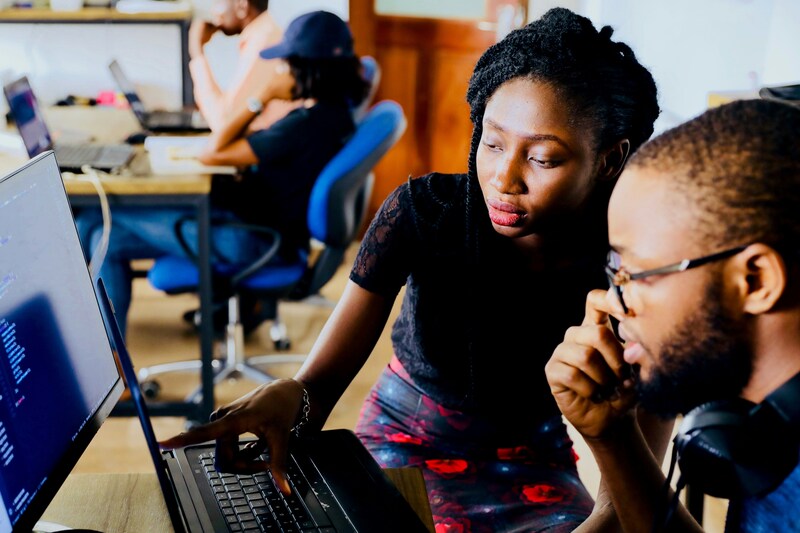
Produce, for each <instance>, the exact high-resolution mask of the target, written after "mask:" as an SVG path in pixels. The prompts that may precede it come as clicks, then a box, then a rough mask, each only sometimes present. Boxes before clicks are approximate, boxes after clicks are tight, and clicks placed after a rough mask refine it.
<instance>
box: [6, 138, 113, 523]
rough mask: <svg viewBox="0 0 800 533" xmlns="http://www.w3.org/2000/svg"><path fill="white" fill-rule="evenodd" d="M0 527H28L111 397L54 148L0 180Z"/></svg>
mask: <svg viewBox="0 0 800 533" xmlns="http://www.w3.org/2000/svg"><path fill="white" fill-rule="evenodd" d="M0 265H1V266H0V270H1V271H0V457H2V460H0V532H3V533H5V532H8V531H14V532H17V531H19V532H23V531H25V532H30V531H31V528H32V527H33V526H34V524H35V523H36V521H37V520H38V519H39V517H41V515H42V513H44V511H45V509H46V508H47V506H48V505H49V504H50V501H51V500H52V499H53V497H54V496H55V494H56V493H57V492H58V489H59V487H60V486H61V484H62V483H63V482H64V480H65V479H66V478H67V476H68V475H69V473H70V471H71V470H72V468H73V467H74V466H75V464H76V463H77V462H78V459H79V458H80V456H81V455H82V453H83V451H84V450H85V449H86V446H88V444H89V442H90V441H91V439H92V437H93V436H94V435H95V433H96V432H97V430H98V429H99V428H100V425H101V424H102V423H103V421H104V420H105V418H106V417H107V416H108V414H109V413H110V411H111V409H112V408H113V407H114V405H115V404H116V403H117V400H118V399H119V397H120V394H121V393H122V390H123V388H124V384H123V381H122V379H121V378H120V376H119V373H118V372H117V367H116V364H115V362H114V357H113V354H112V352H111V349H110V347H109V343H108V337H107V336H106V332H105V329H104V325H103V322H102V320H101V319H100V310H99V308H98V304H97V298H96V296H95V292H94V290H93V287H92V281H91V279H90V278H89V271H88V269H87V268H86V261H85V259H84V256H83V253H82V251H81V245H80V243H79V242H78V234H77V231H76V230H75V224H74V223H73V219H72V213H71V211H70V206H69V203H68V201H67V195H66V191H65V190H64V184H63V183H62V181H61V175H60V173H59V171H58V167H57V166H56V161H55V157H53V153H52V152H47V153H46V154H42V155H40V156H39V157H37V158H35V159H34V160H32V161H30V162H28V163H26V164H25V165H24V166H23V167H22V168H20V169H19V170H17V171H15V172H13V173H11V174H9V175H8V176H6V177H4V178H0Z"/></svg>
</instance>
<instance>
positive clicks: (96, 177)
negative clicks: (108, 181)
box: [74, 165, 111, 281]
mask: <svg viewBox="0 0 800 533" xmlns="http://www.w3.org/2000/svg"><path fill="white" fill-rule="evenodd" d="M81 172H83V175H75V176H74V179H76V180H78V181H86V182H89V183H91V184H92V185H93V186H94V188H95V191H97V198H98V199H99V200H100V212H101V213H102V216H103V233H102V234H101V236H100V242H99V243H98V245H97V248H95V250H94V252H93V253H92V258H91V259H90V260H89V272H90V273H91V275H92V280H94V281H96V280H97V278H98V277H99V276H100V268H102V266H103V261H105V258H106V252H107V251H108V241H109V238H110V237H111V209H110V208H109V206H108V197H107V196H106V191H105V190H103V183H102V181H101V179H100V171H99V170H97V169H95V168H92V167H91V166H89V165H83V166H82V167H81ZM83 244H84V245H85V246H91V242H86V243H83Z"/></svg>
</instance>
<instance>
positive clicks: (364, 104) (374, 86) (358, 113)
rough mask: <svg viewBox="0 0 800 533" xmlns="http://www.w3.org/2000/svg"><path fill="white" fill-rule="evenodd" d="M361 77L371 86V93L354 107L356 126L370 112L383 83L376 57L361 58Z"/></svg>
mask: <svg viewBox="0 0 800 533" xmlns="http://www.w3.org/2000/svg"><path fill="white" fill-rule="evenodd" d="M361 76H362V77H363V78H364V80H365V81H366V82H367V83H368V84H369V91H368V92H367V95H366V96H365V97H364V100H362V101H361V103H360V104H358V105H357V106H355V107H353V120H354V121H355V123H356V124H358V123H359V122H361V120H362V119H363V118H364V115H365V114H366V113H367V111H368V110H369V108H370V106H371V105H372V101H373V100H374V99H375V93H377V92H378V85H380V83H381V67H380V65H378V62H377V61H375V58H374V57H372V56H361Z"/></svg>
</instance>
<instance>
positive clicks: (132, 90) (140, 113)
mask: <svg viewBox="0 0 800 533" xmlns="http://www.w3.org/2000/svg"><path fill="white" fill-rule="evenodd" d="M108 70H110V71H111V76H112V77H113V78H114V81H115V82H116V83H117V87H119V90H120V91H122V94H124V95H125V99H126V100H127V101H128V104H129V105H130V106H131V111H133V114H134V115H136V120H138V121H139V124H141V126H142V127H143V128H145V129H146V128H147V110H146V109H145V108H144V104H143V103H142V99H141V98H139V95H138V94H137V93H136V87H135V86H134V85H133V82H131V80H130V79H128V77H127V76H126V75H125V73H124V72H122V67H121V66H120V64H119V63H118V62H117V60H116V59H115V60H113V61H111V63H109V64H108Z"/></svg>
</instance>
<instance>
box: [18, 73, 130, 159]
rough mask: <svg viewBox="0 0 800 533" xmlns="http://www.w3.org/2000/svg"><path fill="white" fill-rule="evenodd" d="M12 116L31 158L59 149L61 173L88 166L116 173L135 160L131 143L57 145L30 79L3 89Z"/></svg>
mask: <svg viewBox="0 0 800 533" xmlns="http://www.w3.org/2000/svg"><path fill="white" fill-rule="evenodd" d="M3 92H4V93H5V96H6V100H8V107H9V110H10V112H11V117H12V118H13V119H14V123H15V124H16V125H17V130H19V134H20V136H21V137H22V142H23V144H24V145H25V149H26V150H27V152H28V156H29V157H35V156H37V155H39V154H41V153H43V152H46V151H47V150H55V152H56V160H57V161H58V166H59V168H60V169H61V170H65V171H69V172H77V173H80V172H82V170H81V168H82V167H83V166H84V165H89V166H91V167H92V168H96V169H98V170H103V171H105V172H115V171H117V170H119V169H121V168H122V167H124V166H125V165H127V164H128V162H129V161H130V160H131V159H132V158H133V155H134V149H133V147H132V146H129V145H127V144H90V143H84V144H57V145H55V146H54V145H53V138H52V136H51V135H50V130H48V128H47V124H45V121H44V116H43V114H42V110H41V108H40V107H39V103H38V101H37V99H36V95H35V94H33V89H32V88H31V85H30V83H29V82H28V78H26V77H24V76H23V77H22V78H20V79H18V80H16V81H13V82H11V83H9V84H7V85H5V86H4V87H3Z"/></svg>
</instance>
